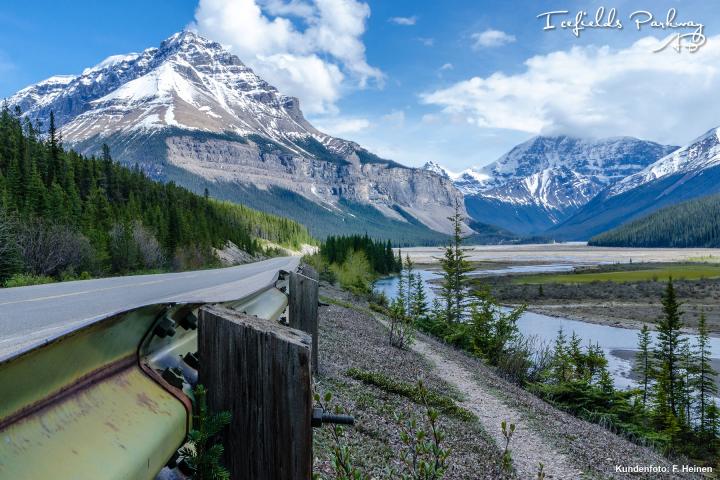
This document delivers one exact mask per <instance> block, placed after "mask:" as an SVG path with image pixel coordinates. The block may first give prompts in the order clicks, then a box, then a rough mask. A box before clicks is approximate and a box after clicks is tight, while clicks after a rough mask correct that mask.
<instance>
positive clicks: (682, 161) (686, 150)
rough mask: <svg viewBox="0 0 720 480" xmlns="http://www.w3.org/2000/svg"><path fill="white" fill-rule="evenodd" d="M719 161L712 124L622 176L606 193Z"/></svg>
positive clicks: (718, 134) (717, 131)
mask: <svg viewBox="0 0 720 480" xmlns="http://www.w3.org/2000/svg"><path fill="white" fill-rule="evenodd" d="M718 165H720V128H713V129H711V130H710V131H708V132H706V133H705V134H704V135H702V136H700V137H698V138H696V139H695V140H693V141H692V142H691V143H690V144H689V145H687V146H685V147H682V148H679V149H677V150H675V151H674V152H673V153H671V154H670V155H667V156H666V157H663V158H661V159H660V160H658V161H657V162H655V163H653V164H651V165H649V166H648V167H646V168H644V169H643V170H641V171H639V172H637V173H635V174H633V175H630V176H628V177H626V178H624V179H623V180H622V181H620V182H618V183H617V184H616V185H614V186H613V187H612V188H611V189H610V192H609V196H614V195H620V194H622V193H624V192H627V191H629V190H632V189H633V188H637V187H639V186H641V185H644V184H646V183H649V182H652V181H655V180H657V179H659V178H662V177H666V176H668V175H673V174H676V173H678V172H687V174H688V175H695V174H699V173H700V172H702V171H703V170H705V169H707V168H710V167H715V166H718Z"/></svg>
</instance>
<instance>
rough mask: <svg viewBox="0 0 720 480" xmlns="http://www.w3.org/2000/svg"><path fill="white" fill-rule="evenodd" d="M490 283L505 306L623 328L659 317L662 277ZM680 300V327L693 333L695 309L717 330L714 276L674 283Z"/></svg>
mask: <svg viewBox="0 0 720 480" xmlns="http://www.w3.org/2000/svg"><path fill="white" fill-rule="evenodd" d="M483 281H484V282H487V283H489V284H490V285H491V291H492V293H493V295H495V297H496V298H497V299H498V300H499V301H501V302H503V303H508V304H520V303H527V304H528V308H529V310H531V311H534V312H537V313H543V314H546V315H551V316H556V317H557V316H559V317H566V318H572V319H575V320H582V321H585V322H590V323H602V324H606V325H614V326H619V327H626V328H640V327H641V326H642V325H643V324H644V323H647V324H648V326H649V327H650V328H653V327H654V325H655V324H656V323H657V322H658V320H659V319H660V318H661V315H662V309H661V308H662V306H661V303H660V298H661V296H662V294H663V292H664V290H665V287H666V286H667V284H666V283H665V282H663V281H656V282H654V281H649V282H633V283H615V282H593V283H584V284H559V283H557V284H556V283H547V284H543V286H542V291H541V290H540V288H539V286H538V285H534V284H528V285H524V284H518V283H515V282H514V279H513V277H511V276H505V277H493V278H487V279H484V280H483ZM674 285H675V290H676V292H677V296H678V299H679V300H680V301H681V302H683V304H684V305H683V312H684V315H683V321H684V322H685V325H686V327H687V328H686V330H687V331H689V332H692V331H695V329H696V328H697V324H698V319H699V317H700V312H705V315H706V318H707V322H708V327H709V330H710V331H711V332H712V333H714V334H720V301H719V300H720V279H704V280H696V281H687V280H686V281H683V280H676V281H675V282H674Z"/></svg>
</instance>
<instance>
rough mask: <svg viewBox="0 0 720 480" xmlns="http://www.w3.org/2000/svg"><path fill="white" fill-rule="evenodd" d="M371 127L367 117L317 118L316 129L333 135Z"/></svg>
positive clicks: (341, 134)
mask: <svg viewBox="0 0 720 480" xmlns="http://www.w3.org/2000/svg"><path fill="white" fill-rule="evenodd" d="M371 127H372V123H371V122H370V120H368V119H367V118H342V117H336V118H328V119H324V120H318V129H319V130H320V131H322V132H325V133H328V134H330V135H334V136H343V135H347V134H353V133H358V132H362V131H364V130H367V129H369V128H371Z"/></svg>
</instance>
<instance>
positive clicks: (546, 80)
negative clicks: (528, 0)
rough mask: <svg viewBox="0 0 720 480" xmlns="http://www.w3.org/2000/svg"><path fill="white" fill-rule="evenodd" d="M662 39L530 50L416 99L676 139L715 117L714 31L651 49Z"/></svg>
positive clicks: (511, 122)
mask: <svg viewBox="0 0 720 480" xmlns="http://www.w3.org/2000/svg"><path fill="white" fill-rule="evenodd" d="M663 42H664V40H658V39H655V38H653V37H647V38H644V39H641V40H638V41H637V42H636V43H634V44H633V45H631V46H630V47H627V48H624V49H619V50H618V49H611V48H610V47H607V46H604V47H595V46H586V47H580V46H576V47H573V48H571V49H570V50H565V51H556V52H553V53H550V54H547V55H538V56H535V57H532V58H529V59H528V60H526V61H525V70H524V71H523V72H521V73H517V74H514V75H506V74H504V73H502V72H496V73H493V74H492V75H490V76H488V77H485V78H483V77H474V78H471V79H469V80H465V81H462V82H458V83H456V84H454V85H452V86H450V87H448V88H444V89H440V90H437V91H434V92H429V93H425V94H423V95H421V99H422V102H423V103H425V104H430V105H436V106H440V107H442V112H444V113H445V114H446V115H450V116H452V117H454V118H457V117H461V118H464V119H465V120H466V121H468V122H471V123H473V124H475V125H477V126H480V127H490V128H500V129H510V130H515V131H522V132H528V133H533V134H539V133H542V134H552V133H568V134H576V135H585V136H613V135H630V136H636V137H640V138H647V139H653V140H657V141H661V142H667V143H675V144H682V143H685V142H687V141H688V140H690V139H692V138H694V136H697V135H699V134H701V133H703V132H704V129H708V128H710V127H712V126H716V125H718V124H720V117H718V116H717V112H718V110H720V97H719V96H718V95H717V92H718V90H720V74H719V73H720V72H719V69H720V35H719V36H716V37H711V38H708V41H707V44H706V45H705V46H704V47H703V48H701V49H700V50H699V51H697V52H696V53H692V54H690V53H687V52H683V53H680V54H679V53H677V52H675V51H674V50H672V49H666V50H665V51H663V52H659V53H652V50H655V49H656V48H657V47H658V46H659V45H661V44H662V43H663Z"/></svg>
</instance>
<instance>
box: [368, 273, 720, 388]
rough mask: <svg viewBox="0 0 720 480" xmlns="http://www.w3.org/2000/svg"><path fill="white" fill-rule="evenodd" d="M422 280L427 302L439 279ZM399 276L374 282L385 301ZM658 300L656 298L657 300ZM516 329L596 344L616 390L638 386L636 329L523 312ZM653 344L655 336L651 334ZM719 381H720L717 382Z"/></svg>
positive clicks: (715, 346) (714, 347) (718, 345)
mask: <svg viewBox="0 0 720 480" xmlns="http://www.w3.org/2000/svg"><path fill="white" fill-rule="evenodd" d="M573 267H574V265H572V264H565V263H563V264H547V265H515V266H512V267H506V268H502V269H498V270H478V271H475V272H471V273H470V275H474V276H488V275H498V274H499V275H503V274H511V273H512V274H515V273H544V272H562V271H571V270H572V269H573ZM415 271H416V273H419V274H420V275H421V277H422V279H423V280H424V281H425V290H426V292H427V295H428V298H429V299H430V302H432V299H434V298H435V297H436V296H437V295H436V292H435V291H434V290H433V288H432V285H431V284H430V281H431V280H434V279H437V278H439V275H438V272H437V271H433V270H429V269H416V270H415ZM397 287H398V277H397V276H392V277H386V278H382V279H380V280H378V281H377V282H375V290H376V291H378V292H384V293H385V295H387V297H388V298H393V297H395V295H397ZM658 301H659V299H658ZM518 328H519V330H520V332H521V333H522V334H523V335H525V336H530V335H535V336H537V337H538V339H539V340H541V341H544V342H548V343H550V344H552V342H554V341H555V338H556V337H557V333H558V330H560V329H561V328H562V329H563V331H564V332H565V334H566V336H567V337H568V338H569V337H570V336H571V335H572V333H573V332H575V334H576V335H577V336H579V337H580V338H581V339H582V342H583V344H584V345H587V344H588V343H592V344H596V343H597V344H599V345H600V347H601V348H602V349H603V351H604V352H605V356H606V357H607V359H608V368H609V370H610V373H611V374H612V376H613V381H614V383H615V386H616V387H617V388H629V387H633V386H636V385H637V384H636V383H635V382H634V380H633V379H632V378H631V375H630V372H631V370H632V363H631V359H632V358H633V354H634V353H635V352H636V351H637V343H638V330H634V329H629V328H619V327H613V326H609V325H599V324H594V323H587V322H581V321H578V320H570V319H568V318H563V317H551V316H548V315H541V314H539V313H533V312H525V313H524V314H523V315H522V317H520V319H519V320H518ZM652 337H653V341H654V340H655V333H654V332H653V333H652ZM687 337H688V338H689V341H690V342H691V345H694V344H695V341H696V337H695V336H694V335H688V336H687ZM710 347H711V351H712V356H713V364H714V366H715V369H716V370H720V338H718V337H711V338H710ZM718 381H719V382H720V378H719V379H718Z"/></svg>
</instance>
